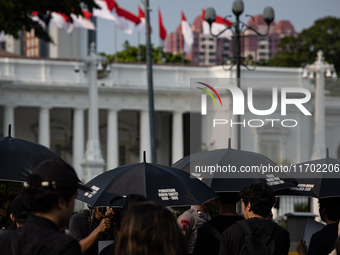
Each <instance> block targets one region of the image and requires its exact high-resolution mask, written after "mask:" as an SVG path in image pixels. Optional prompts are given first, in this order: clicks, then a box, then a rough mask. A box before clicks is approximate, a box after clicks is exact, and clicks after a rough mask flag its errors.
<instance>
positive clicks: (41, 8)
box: [0, 0, 99, 42]
mask: <svg viewBox="0 0 340 255" xmlns="http://www.w3.org/2000/svg"><path fill="white" fill-rule="evenodd" d="M84 5H85V6H86V7H87V9H88V10H89V11H92V9H93V8H99V6H97V5H96V4H95V2H94V0H57V1H51V0H0V31H2V30H3V31H4V32H5V34H10V35H13V36H14V38H16V39H17V38H18V37H19V31H20V30H22V29H23V28H24V29H26V30H27V31H31V29H34V30H35V35H36V36H37V37H39V38H41V39H43V40H45V41H47V42H52V39H51V37H50V36H49V34H48V32H47V31H45V30H44V28H43V27H42V26H41V25H40V24H39V23H38V22H37V21H33V20H32V11H37V12H38V13H39V18H40V19H41V20H43V21H44V22H45V24H46V26H48V24H49V22H50V19H51V12H60V13H64V14H65V15H66V16H68V17H69V18H70V19H71V20H72V18H71V16H70V15H71V13H74V14H76V15H81V16H83V13H82V11H81V9H82V8H81V7H83V6H84Z"/></svg>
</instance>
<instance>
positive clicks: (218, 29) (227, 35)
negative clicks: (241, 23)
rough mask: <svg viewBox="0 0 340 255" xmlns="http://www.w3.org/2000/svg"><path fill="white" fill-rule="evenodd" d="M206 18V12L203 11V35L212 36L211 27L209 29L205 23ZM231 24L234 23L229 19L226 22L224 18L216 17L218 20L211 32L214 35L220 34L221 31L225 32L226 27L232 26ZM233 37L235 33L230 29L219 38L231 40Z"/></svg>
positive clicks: (213, 24) (212, 26)
mask: <svg viewBox="0 0 340 255" xmlns="http://www.w3.org/2000/svg"><path fill="white" fill-rule="evenodd" d="M204 16H205V10H204V9H202V27H203V34H205V35H210V27H209V24H208V22H206V21H205V19H204ZM224 23H225V24H224ZM231 24H233V23H232V22H231V21H230V20H228V19H225V20H224V18H223V17H221V16H219V15H216V20H215V21H214V22H213V23H212V25H211V32H212V33H213V34H219V33H220V32H221V31H223V30H224V29H225V28H226V26H230V25H231ZM232 35H233V32H232V31H231V30H230V29H228V30H226V31H224V32H223V33H222V34H221V35H219V37H225V38H228V39H229V40H230V39H231V36H232Z"/></svg>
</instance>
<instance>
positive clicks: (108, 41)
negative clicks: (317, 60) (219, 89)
mask: <svg viewBox="0 0 340 255" xmlns="http://www.w3.org/2000/svg"><path fill="white" fill-rule="evenodd" d="M116 2H117V3H118V4H119V6H121V7H122V8H125V9H127V10H129V11H131V12H133V13H135V14H137V13H138V12H137V10H138V5H139V6H141V7H143V3H142V1H141V0H116ZM243 2H244V5H245V10H244V13H243V14H242V15H241V20H242V21H244V22H246V21H247V20H248V18H246V17H245V14H251V15H256V14H262V12H263V9H264V8H265V7H267V6H271V7H273V8H274V11H275V21H276V22H277V21H279V20H290V21H291V22H292V24H293V25H294V27H295V30H296V31H297V32H301V31H302V30H303V29H304V28H308V27H310V26H311V25H312V24H313V23H314V21H315V20H316V19H318V18H322V17H325V16H336V17H340V0H243ZM232 3H233V0H209V1H208V0H167V1H165V0H149V4H150V8H151V9H152V12H151V16H150V18H151V26H152V27H153V31H154V32H153V33H152V38H151V41H152V43H153V44H154V45H159V37H158V15H157V8H158V7H159V8H160V9H161V12H162V16H163V23H164V25H165V27H166V29H167V31H168V34H169V33H171V32H173V31H174V30H175V29H176V27H177V26H178V25H179V23H180V17H181V16H180V12H181V9H182V10H183V12H184V13H185V16H186V18H187V20H188V21H189V22H190V23H192V22H193V21H194V19H195V17H197V15H200V14H201V10H202V8H208V7H214V8H215V10H216V12H217V14H218V15H220V16H225V15H229V14H232V11H231V8H232ZM143 9H144V8H143ZM233 19H234V16H233V18H232V19H231V20H232V21H233ZM137 38H138V35H137V30H135V31H134V33H133V34H132V35H127V34H124V32H123V31H120V30H118V31H117V48H118V50H121V49H122V44H123V42H124V41H125V40H129V41H130V44H132V45H137V42H138V40H137ZM140 41H141V44H145V35H144V34H141V35H140ZM114 42H115V39H114V23H113V22H112V21H107V20H103V19H98V28H97V47H98V48H97V49H98V51H99V52H105V53H107V54H113V53H114Z"/></svg>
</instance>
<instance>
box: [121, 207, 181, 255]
mask: <svg viewBox="0 0 340 255" xmlns="http://www.w3.org/2000/svg"><path fill="white" fill-rule="evenodd" d="M115 254H116V255H127V254H128V255H150V254H155V255H158V254H162V255H185V254H186V242H185V239H184V235H183V233H182V232H181V230H180V228H179V226H178V224H177V222H176V219H175V217H174V215H173V214H172V213H171V212H170V211H169V210H168V209H166V208H165V207H164V206H161V205H158V204H155V203H152V202H143V203H140V204H137V205H135V206H134V207H133V208H132V209H131V210H130V211H129V212H128V213H127V215H126V216H125V218H124V220H123V224H122V227H121V231H120V235H119V238H118V240H117V245H116V249H115Z"/></svg>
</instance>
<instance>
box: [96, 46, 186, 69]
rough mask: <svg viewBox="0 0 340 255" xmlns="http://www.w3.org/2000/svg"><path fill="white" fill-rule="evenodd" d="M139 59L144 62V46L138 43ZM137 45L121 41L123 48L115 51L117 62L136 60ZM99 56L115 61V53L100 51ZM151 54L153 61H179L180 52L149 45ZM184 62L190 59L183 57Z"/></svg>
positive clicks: (180, 58)
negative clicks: (108, 53)
mask: <svg viewBox="0 0 340 255" xmlns="http://www.w3.org/2000/svg"><path fill="white" fill-rule="evenodd" d="M138 47H139V52H140V61H141V62H146V46H145V45H139V46H138ZM138 47H134V46H131V45H130V44H129V42H128V41H125V42H124V43H123V50H122V51H120V52H117V61H118V62H138ZM100 55H101V56H103V57H107V58H108V59H109V61H110V62H114V61H115V57H116V56H115V55H107V54H105V53H103V52H102V53H100ZM151 55H152V62H153V63H181V62H182V55H181V54H172V53H171V52H164V49H163V47H160V46H159V47H157V48H155V47H153V45H152V46H151ZM184 63H186V64H188V63H190V60H188V59H185V60H184Z"/></svg>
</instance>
